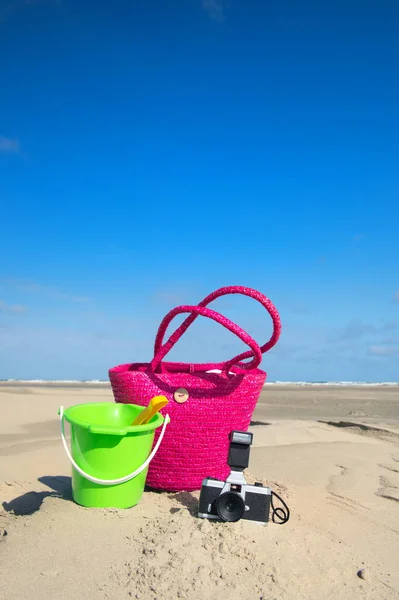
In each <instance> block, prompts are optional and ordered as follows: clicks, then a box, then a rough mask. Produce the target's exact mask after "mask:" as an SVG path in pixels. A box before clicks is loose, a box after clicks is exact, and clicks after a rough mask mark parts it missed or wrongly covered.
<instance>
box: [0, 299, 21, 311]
mask: <svg viewBox="0 0 399 600" xmlns="http://www.w3.org/2000/svg"><path fill="white" fill-rule="evenodd" d="M0 311H3V312H13V313H22V312H25V311H26V306H22V305H21V304H6V303H5V302H2V301H1V300H0Z"/></svg>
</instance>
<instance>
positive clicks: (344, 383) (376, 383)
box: [265, 381, 399, 387]
mask: <svg viewBox="0 0 399 600" xmlns="http://www.w3.org/2000/svg"><path fill="white" fill-rule="evenodd" d="M265 385H304V386H305V385H308V386H309V385H325V386H344V387H349V386H357V387H359V386H362V385H364V386H367V387H371V386H381V385H386V386H390V385H391V386H395V385H399V382H398V381H267V382H266V383H265Z"/></svg>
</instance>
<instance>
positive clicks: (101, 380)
mask: <svg viewBox="0 0 399 600" xmlns="http://www.w3.org/2000/svg"><path fill="white" fill-rule="evenodd" d="M0 382H2V383H70V384H72V383H74V384H76V383H79V384H88V385H90V384H93V383H96V384H109V381H107V380H105V379H0Z"/></svg>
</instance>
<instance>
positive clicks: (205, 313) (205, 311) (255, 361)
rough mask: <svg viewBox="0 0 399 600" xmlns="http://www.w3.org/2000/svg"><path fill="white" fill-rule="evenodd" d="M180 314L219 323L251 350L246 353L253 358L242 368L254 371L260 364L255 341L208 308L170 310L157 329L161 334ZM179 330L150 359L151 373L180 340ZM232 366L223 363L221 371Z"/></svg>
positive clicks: (260, 354)
mask: <svg viewBox="0 0 399 600" xmlns="http://www.w3.org/2000/svg"><path fill="white" fill-rule="evenodd" d="M181 313H192V316H195V318H196V317H198V316H200V315H201V316H202V317H207V318H208V319H212V320H213V321H216V322H217V323H220V325H223V327H225V328H226V329H228V330H229V331H231V332H232V333H234V334H235V335H236V336H237V337H239V338H240V340H241V341H243V342H244V343H245V344H247V345H248V346H249V347H250V348H251V350H252V352H250V351H248V354H249V356H252V357H253V358H252V360H251V361H250V362H249V363H245V364H244V365H242V368H244V369H255V368H256V367H257V366H258V365H259V364H260V362H261V360H262V352H261V349H260V348H259V346H258V344H257V343H256V342H255V340H254V339H252V338H251V336H250V335H249V334H248V333H246V332H245V331H244V330H243V329H241V327H239V326H238V325H236V324H235V323H233V322H232V321H230V320H229V319H227V318H226V317H224V316H223V315H221V314H219V313H218V312H216V311H214V310H211V309H210V308H205V307H203V306H178V307H177V308H174V309H172V310H171V311H170V312H169V313H168V314H167V315H166V317H164V318H163V320H162V323H161V325H160V326H159V329H160V330H161V331H162V332H165V331H166V330H167V328H168V325H169V323H170V322H171V321H172V319H174V317H175V316H176V315H180V314H181ZM179 329H180V328H179ZM179 329H177V330H176V331H175V332H174V333H173V334H172V335H171V336H170V338H169V339H168V341H167V342H166V343H165V344H164V345H163V346H161V347H160V348H159V349H158V352H156V354H155V356H154V358H153V359H152V361H151V363H150V368H151V371H152V372H155V370H156V369H157V368H158V367H159V366H160V364H161V361H162V359H163V358H165V356H166V355H167V353H168V352H169V351H170V350H171V349H172V348H173V346H174V345H175V344H176V342H177V341H178V340H179V339H180V337H181V333H180V332H179ZM240 356H241V355H240ZM234 364H235V362H233V361H229V362H228V363H227V362H226V363H224V365H223V370H224V371H227V372H228V371H229V369H230V368H231V367H232V366H233V365H234Z"/></svg>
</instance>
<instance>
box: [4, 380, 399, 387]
mask: <svg viewBox="0 0 399 600" xmlns="http://www.w3.org/2000/svg"><path fill="white" fill-rule="evenodd" d="M0 382H1V383H24V384H27V383H35V384H40V383H42V384H46V383H52V384H70V385H76V384H79V385H109V383H110V382H109V381H108V380H105V379H0ZM267 385H297V386H343V387H349V386H358V387H359V386H367V387H377V386H397V385H399V382H398V381H373V382H371V381H266V383H265V386H267Z"/></svg>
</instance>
